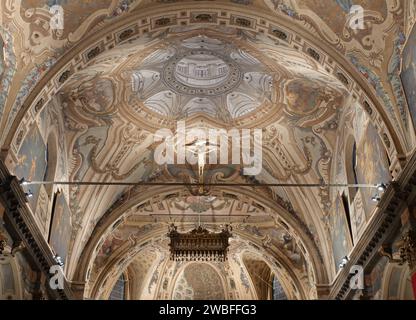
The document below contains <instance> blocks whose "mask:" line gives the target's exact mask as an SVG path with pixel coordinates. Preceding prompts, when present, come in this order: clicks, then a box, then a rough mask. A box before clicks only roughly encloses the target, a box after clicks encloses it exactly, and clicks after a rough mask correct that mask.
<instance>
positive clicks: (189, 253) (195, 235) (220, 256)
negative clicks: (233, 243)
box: [168, 224, 232, 262]
mask: <svg viewBox="0 0 416 320" xmlns="http://www.w3.org/2000/svg"><path fill="white" fill-rule="evenodd" d="M231 236H232V234H231V227H230V226H229V225H226V226H225V227H224V229H222V231H221V232H211V231H209V230H207V229H206V228H204V227H202V226H201V225H199V226H198V227H197V228H195V229H193V230H191V231H190V232H187V233H179V232H178V230H177V226H175V225H174V224H171V225H170V227H169V233H168V237H169V238H170V243H169V249H170V259H171V260H174V261H219V262H224V261H226V260H227V251H228V246H229V242H228V240H229V238H230V237H231Z"/></svg>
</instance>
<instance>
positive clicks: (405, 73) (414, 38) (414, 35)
mask: <svg viewBox="0 0 416 320" xmlns="http://www.w3.org/2000/svg"><path fill="white" fill-rule="evenodd" d="M401 78H402V83H403V88H404V91H405V93H406V98H407V103H408V105H409V111H410V114H411V116H412V120H413V124H414V125H416V86H415V83H416V26H415V27H413V30H412V32H411V33H410V36H409V39H408V41H407V44H406V47H405V49H404V50H403V68H402V73H401Z"/></svg>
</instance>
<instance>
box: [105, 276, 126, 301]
mask: <svg viewBox="0 0 416 320" xmlns="http://www.w3.org/2000/svg"><path fill="white" fill-rule="evenodd" d="M126 282H127V280H126V277H125V276H124V274H122V275H121V276H120V278H118V280H117V282H116V284H115V285H114V288H113V290H112V291H111V293H110V297H109V298H108V299H109V300H126Z"/></svg>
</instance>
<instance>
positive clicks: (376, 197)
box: [371, 194, 381, 203]
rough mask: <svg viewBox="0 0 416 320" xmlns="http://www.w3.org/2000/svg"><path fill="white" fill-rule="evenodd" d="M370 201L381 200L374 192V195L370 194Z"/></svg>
mask: <svg viewBox="0 0 416 320" xmlns="http://www.w3.org/2000/svg"><path fill="white" fill-rule="evenodd" d="M371 201H373V202H376V203H377V202H380V201H381V197H380V195H378V194H376V195H374V196H372V197H371Z"/></svg>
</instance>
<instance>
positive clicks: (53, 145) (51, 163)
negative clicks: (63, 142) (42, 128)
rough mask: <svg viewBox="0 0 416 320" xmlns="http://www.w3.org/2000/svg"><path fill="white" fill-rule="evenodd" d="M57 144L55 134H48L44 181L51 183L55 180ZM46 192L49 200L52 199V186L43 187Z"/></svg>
mask: <svg viewBox="0 0 416 320" xmlns="http://www.w3.org/2000/svg"><path fill="white" fill-rule="evenodd" d="M57 146H58V143H57V139H56V135H55V133H53V132H52V133H50V134H49V136H48V141H47V143H46V170H45V176H44V178H43V180H44V181H53V180H55V175H56V169H57V164H58V148H57ZM45 189H46V192H47V193H48V196H49V198H52V190H53V184H46V185H45Z"/></svg>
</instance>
